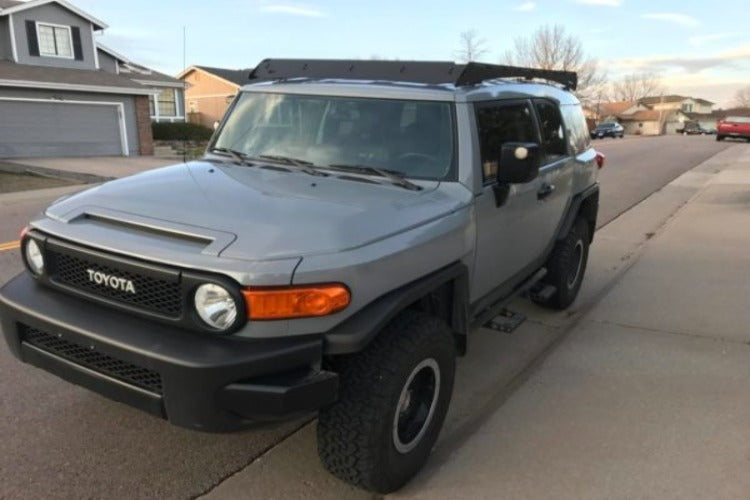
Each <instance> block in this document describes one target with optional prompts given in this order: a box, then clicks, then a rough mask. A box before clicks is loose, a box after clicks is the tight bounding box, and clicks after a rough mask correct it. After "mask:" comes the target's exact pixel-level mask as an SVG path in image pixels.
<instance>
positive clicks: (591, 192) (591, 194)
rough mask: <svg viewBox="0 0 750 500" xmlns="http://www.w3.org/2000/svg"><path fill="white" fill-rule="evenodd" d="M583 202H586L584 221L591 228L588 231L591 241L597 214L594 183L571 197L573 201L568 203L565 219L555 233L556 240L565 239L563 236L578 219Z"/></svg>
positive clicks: (596, 194) (597, 205)
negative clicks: (587, 222)
mask: <svg viewBox="0 0 750 500" xmlns="http://www.w3.org/2000/svg"><path fill="white" fill-rule="evenodd" d="M584 202H586V209H587V213H586V214H584V215H585V216H586V219H587V220H588V221H589V224H590V226H591V228H590V229H591V231H589V234H590V235H591V239H592V240H593V238H594V229H595V228H596V217H597V215H598V212H599V183H598V182H597V183H594V184H592V185H590V186H589V187H587V188H586V189H584V190H583V191H581V192H580V193H578V194H576V195H575V196H573V199H572V200H571V202H570V206H569V207H568V212H567V213H566V214H565V218H564V219H563V222H562V224H560V228H559V229H558V231H557V240H562V239H564V238H565V236H566V235H567V234H568V232H569V231H570V228H571V227H573V223H574V222H575V220H576V217H578V214H579V213H580V211H581V206H583V204H584Z"/></svg>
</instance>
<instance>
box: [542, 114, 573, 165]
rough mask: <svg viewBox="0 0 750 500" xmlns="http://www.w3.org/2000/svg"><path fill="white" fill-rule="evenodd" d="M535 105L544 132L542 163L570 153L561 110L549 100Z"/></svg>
mask: <svg viewBox="0 0 750 500" xmlns="http://www.w3.org/2000/svg"><path fill="white" fill-rule="evenodd" d="M534 106H536V111H537V113H538V114H539V129H540V131H541V134H542V144H541V146H542V149H543V150H544V160H543V161H542V164H545V163H551V162H553V161H555V160H557V159H559V158H562V157H563V156H566V155H567V154H568V151H567V147H566V145H565V129H564V127H563V123H562V118H561V117H560V111H559V110H558V108H557V106H556V105H555V104H553V103H551V102H549V101H536V102H535V103H534Z"/></svg>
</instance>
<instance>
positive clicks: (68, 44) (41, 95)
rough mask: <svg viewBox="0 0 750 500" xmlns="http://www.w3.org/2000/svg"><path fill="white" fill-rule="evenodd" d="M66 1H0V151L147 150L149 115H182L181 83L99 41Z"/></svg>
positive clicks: (91, 22) (96, 28)
mask: <svg viewBox="0 0 750 500" xmlns="http://www.w3.org/2000/svg"><path fill="white" fill-rule="evenodd" d="M105 28H107V25H106V24H105V23H103V22H102V21H100V20H99V19H97V18H95V17H94V16H92V15H90V14H88V13H86V12H84V11H82V10H81V9H79V8H77V7H76V6H74V5H72V4H71V3H69V2H67V1H65V0H32V1H29V2H19V1H15V0H0V117H1V119H0V158H11V157H33V156H98V155H124V156H128V155H138V154H142V155H148V154H152V153H153V140H152V134H151V121H152V120H158V121H163V120H164V119H168V120H184V113H183V110H184V104H183V103H184V96H183V90H182V87H183V84H182V82H180V81H179V80H177V79H175V78H172V77H170V76H167V75H163V74H161V73H158V72H155V71H151V70H148V69H147V68H144V67H142V66H139V65H137V64H135V63H132V62H131V61H129V60H127V59H126V58H124V57H122V56H120V55H118V54H116V53H114V52H113V51H112V50H110V49H107V48H106V47H103V46H101V44H99V43H98V42H97V40H96V38H97V37H98V36H99V34H101V32H102V31H103V30H104V29H105Z"/></svg>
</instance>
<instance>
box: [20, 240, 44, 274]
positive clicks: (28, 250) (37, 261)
mask: <svg viewBox="0 0 750 500" xmlns="http://www.w3.org/2000/svg"><path fill="white" fill-rule="evenodd" d="M23 251H24V255H25V256H26V264H27V265H28V266H29V269H31V272H32V273H34V274H36V275H40V274H42V273H43V272H44V256H43V255H42V250H41V249H40V248H39V245H38V244H37V242H36V241H34V240H33V239H31V238H29V239H28V240H26V245H25V246H24V250H23Z"/></svg>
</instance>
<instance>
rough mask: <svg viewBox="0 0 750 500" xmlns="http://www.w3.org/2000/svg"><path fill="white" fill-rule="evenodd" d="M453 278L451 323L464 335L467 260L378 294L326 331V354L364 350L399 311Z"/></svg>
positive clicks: (467, 293)
mask: <svg viewBox="0 0 750 500" xmlns="http://www.w3.org/2000/svg"><path fill="white" fill-rule="evenodd" d="M451 281H453V282H454V286H453V296H452V311H451V316H450V318H451V319H450V325H449V326H450V328H451V330H453V332H454V333H455V334H459V335H465V334H466V333H467V331H468V323H469V321H468V314H469V313H468V311H469V269H468V268H467V267H466V265H465V264H464V263H462V262H455V263H453V264H450V265H448V266H446V267H443V268H441V269H438V270H437V271H434V272H432V273H430V274H428V275H427V276H424V277H422V278H419V279H417V280H414V281H412V282H411V283H408V284H406V285H404V286H401V287H399V288H397V289H396V290H393V291H391V292H388V293H386V294H385V295H382V296H380V297H378V298H377V299H375V300H374V301H372V302H370V303H369V304H368V305H366V306H365V307H363V308H362V309H360V310H359V311H357V312H356V313H355V314H354V315H352V316H350V317H349V318H347V319H346V320H344V321H343V322H342V323H340V324H338V325H337V326H335V327H333V328H332V329H331V330H329V331H328V332H326V333H324V334H323V336H324V346H323V351H324V354H325V355H337V354H350V353H354V352H359V351H362V350H363V349H364V348H365V347H367V344H369V343H370V341H372V339H374V338H375V336H377V334H378V333H379V332H380V330H382V328H383V327H384V326H385V325H386V324H387V323H388V322H389V321H390V320H392V319H393V318H394V317H396V315H397V314H398V313H400V312H401V311H403V310H404V309H406V308H407V307H409V306H410V305H412V304H414V303H415V302H417V301H418V300H419V299H421V298H422V297H425V296H426V295H427V294H429V293H430V292H432V291H434V290H436V289H438V288H439V287H441V286H443V285H444V284H446V283H448V282H451Z"/></svg>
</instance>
